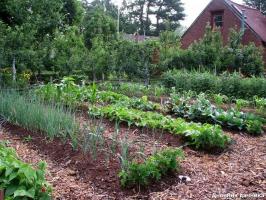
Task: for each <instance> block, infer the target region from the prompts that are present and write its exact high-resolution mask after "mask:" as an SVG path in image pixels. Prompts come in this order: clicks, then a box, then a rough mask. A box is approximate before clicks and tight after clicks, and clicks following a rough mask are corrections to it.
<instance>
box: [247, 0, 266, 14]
mask: <svg viewBox="0 0 266 200" xmlns="http://www.w3.org/2000/svg"><path fill="white" fill-rule="evenodd" d="M244 2H245V3H246V4H247V5H248V6H251V7H253V8H257V9H258V10H259V11H260V12H261V13H262V14H264V15H266V1H265V0H244Z"/></svg>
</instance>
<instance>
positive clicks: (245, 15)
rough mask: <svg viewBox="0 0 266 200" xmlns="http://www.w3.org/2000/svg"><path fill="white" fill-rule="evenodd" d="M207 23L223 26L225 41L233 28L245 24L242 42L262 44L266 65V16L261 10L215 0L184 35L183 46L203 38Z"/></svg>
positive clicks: (227, 1)
mask: <svg viewBox="0 0 266 200" xmlns="http://www.w3.org/2000/svg"><path fill="white" fill-rule="evenodd" d="M207 23H210V25H211V26H212V27H215V26H216V27H220V28H221V32H222V37H223V41H224V43H227V41H228V36H229V33H230V29H231V28H234V27H237V28H238V29H239V30H240V29H241V27H243V25H245V33H244V36H243V41H242V43H243V44H248V43H250V42H254V43H255V45H256V46H261V47H262V48H263V50H264V55H263V56H264V62H265V65H266V16H264V15H263V14H262V13H261V12H260V11H258V10H256V9H254V8H250V7H248V6H244V5H240V4H237V3H234V2H232V1H230V0H213V1H211V2H210V3H209V5H208V6H207V7H206V8H205V9H204V10H203V12H202V13H201V14H200V15H199V17H198V18H197V19H196V20H195V21H194V23H193V24H192V25H191V26H190V27H189V28H188V30H187V31H186V32H185V33H184V35H183V36H182V40H181V43H182V47H183V48H187V47H189V45H190V44H192V43H193V42H194V41H197V40H199V39H200V38H202V37H203V35H204V32H205V27H206V25H207Z"/></svg>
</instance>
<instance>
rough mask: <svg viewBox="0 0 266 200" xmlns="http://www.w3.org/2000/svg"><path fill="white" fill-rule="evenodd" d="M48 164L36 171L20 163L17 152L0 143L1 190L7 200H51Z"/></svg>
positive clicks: (41, 164) (40, 166)
mask: <svg viewBox="0 0 266 200" xmlns="http://www.w3.org/2000/svg"><path fill="white" fill-rule="evenodd" d="M45 168H46V163H44V162H40V163H39V164H38V168H37V169H34V168H33V167H32V166H30V165H29V164H26V163H24V162H22V161H20V160H19V159H18V157H17V155H16V152H15V150H14V149H12V148H8V147H7V146H6V144H4V142H0V190H1V189H3V190H4V197H5V199H6V200H8V199H10V200H11V199H12V200H19V199H32V200H50V199H52V198H51V186H50V185H49V184H48V183H47V182H46V181H45Z"/></svg>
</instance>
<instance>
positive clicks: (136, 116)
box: [89, 105, 230, 149]
mask: <svg viewBox="0 0 266 200" xmlns="http://www.w3.org/2000/svg"><path fill="white" fill-rule="evenodd" d="M89 115H93V116H98V117H107V118H109V119H110V120H115V121H122V122H127V123H128V125H129V126H131V125H136V126H138V127H149V128H151V129H162V130H165V131H169V132H170V133H172V134H178V135H181V136H184V138H185V139H186V140H188V141H190V144H191V145H193V146H196V147H201V148H203V149H210V148H213V149H214V148H219V149H220V148H221V149H223V148H225V147H226V146H227V145H228V143H229V141H230V138H229V137H228V136H226V135H224V134H223V132H222V130H221V128H220V127H219V126H211V125H208V124H197V123H187V122H186V121H185V120H184V119H181V118H177V119H173V118H171V117H169V116H164V115H162V114H160V113H156V112H144V111H140V110H136V109H129V108H125V107H121V106H118V105H110V106H105V107H91V108H90V109H89ZM206 130H209V131H206ZM188 131H196V132H197V135H193V138H192V135H191V136H190V135H187V132H188ZM206 133H208V134H209V133H211V134H214V135H215V137H217V141H218V140H219V143H217V144H215V143H213V142H212V141H211V142H210V144H207V143H204V145H200V144H197V145H196V143H195V142H194V140H195V137H200V136H201V135H202V134H203V135H204V134H206ZM199 142H200V141H199Z"/></svg>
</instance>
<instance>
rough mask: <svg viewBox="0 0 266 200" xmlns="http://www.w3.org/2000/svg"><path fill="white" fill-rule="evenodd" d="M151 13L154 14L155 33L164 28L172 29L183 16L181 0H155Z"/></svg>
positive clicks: (177, 25)
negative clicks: (154, 6)
mask: <svg viewBox="0 0 266 200" xmlns="http://www.w3.org/2000/svg"><path fill="white" fill-rule="evenodd" d="M153 13H154V14H155V15H156V24H155V26H156V31H155V33H156V35H159V33H160V32H161V31H165V30H171V31H174V30H175V29H176V28H177V27H179V25H180V24H179V21H180V20H183V19H184V17H185V15H184V8H183V3H182V2H181V0H157V1H156V9H155V11H153Z"/></svg>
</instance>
